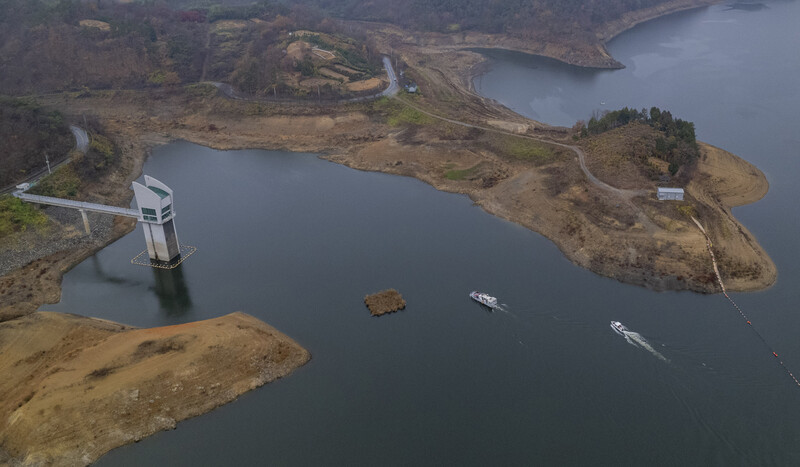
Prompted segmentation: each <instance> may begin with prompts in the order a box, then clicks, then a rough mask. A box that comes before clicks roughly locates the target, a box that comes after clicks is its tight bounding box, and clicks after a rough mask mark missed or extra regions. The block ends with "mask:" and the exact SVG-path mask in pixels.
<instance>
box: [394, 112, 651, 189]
mask: <svg viewBox="0 0 800 467" xmlns="http://www.w3.org/2000/svg"><path fill="white" fill-rule="evenodd" d="M395 99H397V100H398V101H400V102H402V103H403V104H405V105H407V106H409V107H411V108H412V109H414V110H416V111H418V112H421V113H423V114H425V115H427V116H429V117H433V118H436V119H439V120H442V121H445V122H448V123H452V124H454V125H461V126H464V127H467V128H477V129H479V130H484V131H491V132H494V133H498V134H502V135H508V136H514V137H517V138H525V139H529V140H532V141H536V142H538V143H544V144H552V145H554V146H559V147H562V148H567V149H569V150H571V151H572V152H574V153H575V154H576V155H577V156H578V163H579V164H580V167H581V170H582V171H583V173H584V175H586V178H587V179H588V180H589V182H591V183H592V184H593V185H596V186H597V187H599V188H602V189H603V190H606V191H609V192H611V193H614V194H616V195H618V196H620V197H622V198H624V199H626V200H630V199H631V198H633V197H635V196H641V195H644V194H646V193H648V192H647V190H623V189H621V188H616V187H613V186H611V185H609V184H607V183H605V182H603V181H602V180H600V179H599V178H597V177H595V176H594V174H592V173H591V172H590V171H589V168H588V167H587V166H586V154H584V152H583V150H582V149H581V148H579V147H578V146H574V145H570V144H564V143H558V142H556V141H553V140H550V139H547V138H537V137H535V136H530V135H520V134H517V133H511V132H509V131H503V130H498V129H497V128H491V127H485V126H480V125H473V124H471V123H466V122H462V121H459V120H453V119H451V118H447V117H442V116H440V115H436V114H434V113H431V112H428V111H427V110H424V109H421V108H420V107H417V106H416V105H414V104H412V103H411V102H408V101H407V100H405V99H402V98H400V97H395Z"/></svg>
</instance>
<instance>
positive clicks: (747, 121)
mask: <svg viewBox="0 0 800 467" xmlns="http://www.w3.org/2000/svg"><path fill="white" fill-rule="evenodd" d="M798 19H800V8H798V4H797V3H794V2H789V3H770V4H769V8H768V9H763V10H760V11H739V10H727V9H726V7H724V6H720V7H712V8H708V9H703V10H698V11H694V12H691V13H683V14H679V15H675V16H671V17H669V18H664V19H661V20H658V21H655V22H651V23H647V24H645V25H642V26H640V27H637V28H636V29H634V30H632V31H629V32H627V33H625V34H624V35H622V36H620V37H619V38H617V39H616V40H615V41H613V42H612V43H611V44H610V45H609V48H610V50H611V52H612V54H613V55H614V56H615V57H616V58H617V59H619V60H620V61H622V62H623V63H625V64H626V65H627V66H628V68H626V69H625V70H620V71H614V72H608V71H591V70H589V71H587V70H579V69H576V68H573V67H566V66H562V65H557V64H554V63H553V62H550V61H546V60H536V59H532V58H530V57H523V56H519V55H510V54H496V55H495V62H494V65H493V66H494V68H493V71H491V72H489V73H488V74H486V75H484V76H483V77H482V78H480V81H479V83H478V84H479V85H480V89H481V90H482V92H483V93H484V94H486V95H487V96H490V97H493V98H496V99H498V100H500V101H502V102H503V103H505V104H506V105H509V106H510V107H512V108H514V109H516V110H517V111H519V112H521V113H524V114H526V115H530V116H531V117H534V118H537V119H540V120H543V121H547V122H550V123H555V124H564V125H571V124H572V123H573V122H574V121H575V120H577V119H586V118H588V116H590V115H591V112H592V111H593V110H594V109H602V108H606V107H608V108H617V107H620V106H623V105H628V106H635V107H645V106H647V107H649V106H651V105H658V106H661V107H667V108H670V109H672V110H673V113H675V114H676V115H678V116H680V117H681V118H685V119H688V120H693V121H695V122H696V124H697V128H698V133H699V136H700V138H701V139H703V140H705V141H708V142H710V143H712V144H715V145H718V146H721V147H724V148H726V149H729V150H732V151H734V152H736V153H737V154H740V155H741V156H743V157H745V158H746V159H748V160H750V161H752V162H754V163H755V164H756V165H758V166H759V167H760V168H762V169H763V170H764V171H765V172H766V173H767V176H768V178H769V180H770V183H771V191H770V194H769V195H768V196H767V197H766V198H765V199H764V200H762V201H760V202H759V203H757V204H755V205H751V206H748V207H744V208H737V209H736V210H735V213H736V215H737V216H738V217H739V218H741V219H743V220H744V222H745V224H746V225H747V227H748V228H749V229H751V230H752V231H753V232H754V233H755V234H756V235H757V237H758V238H759V240H761V242H762V243H763V244H764V246H765V248H766V249H767V250H768V251H769V253H770V254H771V255H772V257H773V258H774V259H775V261H776V263H777V264H778V267H779V270H780V278H779V282H778V284H777V285H776V286H775V287H773V288H772V289H770V290H768V291H765V292H760V293H754V294H734V298H735V299H736V300H737V302H739V303H740V304H741V305H742V306H743V308H744V309H745V310H746V312H747V313H748V314H749V316H750V318H751V320H752V321H753V324H754V326H755V327H756V328H757V329H758V330H759V331H760V332H761V333H762V334H763V335H764V336H765V338H766V339H767V341H768V342H769V343H770V344H771V345H772V346H773V347H774V348H775V350H776V351H777V352H778V353H779V354H780V355H781V356H782V359H783V360H784V361H785V362H786V363H787V365H788V366H789V367H790V368H792V369H794V370H795V371H796V372H798V373H800V339H798V334H800V316H798V313H797V310H798V308H800V307H799V306H798V305H800V297H799V296H798V293H797V287H796V286H795V284H796V283H797V281H798V279H800V271H798V267H797V263H798V261H799V260H800V258H798V248H797V246H796V238H797V233H798V227H800V225H798V219H800V212H799V211H800V208H798V205H797V203H795V202H794V199H795V197H796V196H795V192H796V187H795V186H794V181H795V180H796V179H797V178H798V176H800V164H798V159H797V150H796V148H797V146H798V143H800V141H798V137H797V136H796V132H795V130H794V126H795V125H794V123H793V122H794V116H795V114H794V112H795V109H797V108H800V102H798V94H797V88H796V84H795V83H796V76H797V72H798V70H800V63H798V61H800V58H798V54H797V53H796V51H797V50H798V49H800V35H798V34H797V33H796V32H795V31H796V27H795V25H796V24H797V20H798ZM771 44H781V45H783V46H785V47H787V48H786V49H785V50H784V51H783V52H774V51H772V50H771V49H770V47H771ZM601 102H605V105H601V104H600V103H601ZM144 171H145V173H147V174H150V175H152V176H155V177H156V178H159V179H160V180H162V181H164V182H165V183H167V184H168V185H169V186H170V187H172V188H173V189H174V190H175V193H176V202H175V209H176V212H177V217H176V224H177V228H178V233H179V236H180V238H181V241H182V242H183V243H186V244H189V245H194V246H197V247H198V252H197V253H196V254H195V255H194V256H192V257H191V258H189V259H188V260H187V261H186V262H185V263H184V264H183V265H182V266H181V267H180V268H178V269H176V270H174V271H171V272H164V271H156V270H151V269H149V268H144V267H139V266H134V265H131V264H130V262H129V260H130V259H131V258H132V257H133V256H135V255H136V254H138V253H139V252H140V251H141V250H142V249H143V248H144V241H143V234H142V232H141V230H140V229H141V228H140V229H139V230H137V231H135V232H133V233H131V234H130V235H128V236H126V237H124V238H122V239H121V240H119V241H117V242H116V243H114V244H113V245H111V246H109V247H108V248H106V249H104V250H103V251H101V252H100V253H98V254H97V255H96V256H94V257H92V258H89V259H88V260H86V261H85V262H84V263H82V264H80V265H79V266H77V267H76V268H75V269H73V270H72V271H70V272H69V273H68V274H67V275H66V276H65V278H64V291H63V297H62V301H61V303H59V304H57V305H47V306H45V307H43V309H47V310H55V311H62V312H73V313H80V314H84V315H89V316H99V317H103V318H107V319H112V320H116V321H121V322H125V323H129V324H134V325H139V326H158V325H166V324H175V323H182V322H187V321H192V320H198V319H205V318H211V317H216V316H220V315H223V314H226V313H229V312H232V311H237V310H241V311H244V312H247V313H250V314H252V315H255V316H257V317H259V318H261V319H263V320H265V321H266V322H268V323H270V324H272V325H273V326H275V327H277V328H278V329H280V330H281V331H283V332H285V333H286V334H288V335H289V336H291V337H293V338H294V339H296V340H297V341H298V342H299V343H300V344H301V345H303V346H304V347H306V348H307V349H309V350H310V351H311V353H312V354H313V359H312V360H311V362H310V363H309V364H308V365H306V366H305V367H303V368H301V369H299V370H298V371H297V372H295V373H294V374H293V375H292V376H290V377H289V378H286V379H284V380H280V381H278V382H275V383H272V384H269V385H267V386H265V387H263V388H261V389H259V390H256V391H254V392H251V393H249V394H246V395H244V396H243V397H241V398H240V399H239V400H238V401H237V402H234V403H232V404H229V405H226V406H224V407H222V408H220V409H218V410H215V411H214V412H212V413H210V414H207V415H204V416H202V417H198V418H195V419H192V420H188V421H185V422H182V423H180V424H179V425H178V429H177V430H175V431H171V432H165V433H160V434H157V435H155V436H152V437H150V438H147V439H145V440H143V441H142V442H140V443H138V444H135V445H131V446H126V447H123V448H120V449H118V450H115V451H112V452H111V453H109V454H108V455H107V456H106V457H104V458H103V459H102V460H101V462H100V464H101V465H115V466H116V465H187V466H188V465H263V464H267V463H268V464H277V465H332V464H343V465H440V464H456V465H497V464H501V465H503V464H505V465H542V464H543V465H709V464H710V465H754V464H755V465H758V464H761V465H764V464H766V465H769V464H775V465H796V464H797V463H798V462H800V410H798V407H800V388H798V387H797V386H795V385H794V384H793V383H792V381H791V380H790V379H789V377H788V376H787V375H786V374H785V373H784V372H783V371H782V370H781V368H780V367H779V366H778V365H777V364H776V362H775V359H774V357H773V356H772V355H771V353H770V351H769V350H768V349H767V348H766V347H765V346H764V344H763V343H762V342H761V341H759V340H758V339H757V338H756V337H755V336H754V334H753V333H752V332H751V331H750V330H749V329H748V328H747V326H745V325H744V324H743V323H742V320H741V318H740V317H739V315H738V314H737V313H736V311H735V310H733V309H732V308H731V307H730V305H728V304H727V302H726V301H725V300H724V299H723V298H722V297H720V296H702V295H697V294H691V293H655V292H651V291H647V290H644V289H641V288H638V287H633V286H626V285H623V284H620V283H618V282H616V281H613V280H609V279H604V278H601V277H598V276H596V275H594V274H592V273H589V272H587V271H585V270H582V269H579V268H577V267H575V266H573V265H572V264H570V263H569V262H567V261H566V260H565V259H564V258H563V257H562V255H561V254H560V252H559V251H558V250H557V249H556V248H555V247H554V246H553V245H552V244H551V243H550V242H549V241H548V240H546V239H544V238H542V237H541V236H539V235H537V234H535V233H532V232H530V231H527V230H525V229H523V228H521V227H519V226H517V225H514V224H511V223H508V222H505V221H503V220H500V219H497V218H495V217H492V216H490V215H488V214H486V213H484V212H483V211H481V210H480V209H479V208H477V207H475V206H473V205H472V204H471V202H470V200H469V199H468V198H466V197H464V196H460V195H453V194H446V193H440V192H437V191H435V190H434V189H433V188H431V187H429V186H427V185H425V184H423V183H421V182H419V181H417V180H414V179H408V178H402V177H395V176H389V175H384V174H376V173H364V172H358V171H354V170H351V169H348V168H345V167H342V166H338V165H335V164H332V163H329V162H325V161H322V160H319V159H318V158H317V157H316V156H314V155H310V154H292V153H284V152H267V151H259V150H249V151H229V152H225V151H214V150H211V149H207V148H203V147H199V146H196V145H192V144H189V143H175V144H171V145H168V146H164V147H161V148H159V149H157V150H156V151H154V154H153V156H152V157H151V158H150V160H149V161H148V162H147V164H146V165H145V169H144ZM387 287H395V288H397V289H398V290H400V291H401V292H402V293H403V295H404V297H405V298H406V300H407V301H408V307H407V309H406V310H405V311H403V312H400V313H397V314H393V315H389V316H384V317H381V318H372V317H370V316H369V313H368V311H367V310H366V308H365V307H364V305H363V302H362V299H363V296H364V295H365V294H367V293H371V292H374V291H377V290H380V289H383V288H387ZM473 289H482V290H486V291H489V292H492V293H493V294H495V295H497V296H498V297H500V301H501V302H503V303H506V304H507V309H508V311H507V312H495V313H487V312H486V311H484V310H483V309H482V308H481V307H480V306H479V305H477V304H475V303H473V302H471V301H470V299H469V298H468V297H467V294H468V293H469V291H471V290H473ZM610 320H620V321H622V322H623V323H625V324H626V325H627V326H628V327H629V328H630V329H631V330H633V331H636V332H638V333H639V334H640V335H641V336H642V339H644V341H640V342H641V343H646V344H647V346H642V345H639V346H634V345H631V344H629V343H627V342H626V341H625V339H623V338H622V337H621V336H618V335H617V334H615V333H614V332H613V331H612V330H611V329H610V328H609V321H610Z"/></svg>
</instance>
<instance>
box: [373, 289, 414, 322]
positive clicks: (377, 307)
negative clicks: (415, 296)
mask: <svg viewBox="0 0 800 467" xmlns="http://www.w3.org/2000/svg"><path fill="white" fill-rule="evenodd" d="M364 303H366V304H367V308H369V311H370V313H372V316H381V315H384V314H386V313H394V312H395V311H398V310H402V309H404V308H405V307H406V301H405V300H403V296H402V295H400V292H398V291H397V290H395V289H387V290H382V291H380V292H377V293H374V294H372V295H367V296H366V297H364Z"/></svg>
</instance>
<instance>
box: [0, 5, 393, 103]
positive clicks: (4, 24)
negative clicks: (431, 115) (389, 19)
mask: <svg viewBox="0 0 800 467" xmlns="http://www.w3.org/2000/svg"><path fill="white" fill-rule="evenodd" d="M198 3H199V4H200V6H197V5H198ZM237 3H241V2H226V3H224V4H223V3H222V2H219V3H216V2H215V3H213V4H210V3H203V2H183V1H172V2H163V1H160V2H157V1H142V2H124V3H123V2H113V1H97V0H90V1H81V0H0V12H2V14H1V15H0V66H2V70H3V73H1V74H0V94H10V95H20V94H28V93H36V92H47V91H65V90H67V91H69V90H74V91H80V90H84V91H85V90H86V88H88V89H122V88H146V87H162V86H175V85H180V84H186V83H194V82H197V81H201V80H208V81H223V82H227V83H230V84H232V85H234V87H236V88H238V89H240V90H243V91H245V92H248V93H252V94H267V93H271V94H273V95H278V94H279V93H282V94H283V96H284V97H302V96H303V95H305V94H308V93H309V92H310V90H311V89H312V88H313V89H314V91H315V93H314V94H315V95H316V96H320V95H322V94H325V93H328V94H331V95H333V96H338V95H341V94H348V93H351V92H356V93H357V92H358V91H359V90H360V89H361V88H363V87H364V86H361V87H359V86H355V87H353V86H352V83H353V82H354V81H358V80H365V79H369V78H370V77H371V76H372V75H373V74H374V72H376V71H379V70H380V59H379V56H378V55H377V54H376V53H373V51H372V50H371V49H370V48H369V44H368V42H367V41H366V39H365V37H363V36H361V37H359V36H358V34H359V32H358V31H353V30H348V35H344V34H342V31H340V30H339V29H337V24H336V23H335V22H333V21H331V20H329V19H325V17H324V16H323V15H321V14H319V13H316V12H315V10H313V9H312V8H309V7H306V6H304V5H294V6H291V7H289V6H286V5H283V4H277V3H268V2H261V3H257V4H256V3H252V4H246V5H237ZM191 5H195V6H191ZM298 30H311V31H315V32H316V31H319V32H322V33H327V35H325V36H324V38H323V36H320V35H319V34H317V35H311V36H308V37H307V39H310V40H311V42H309V41H308V40H302V39H301V38H300V37H299V36H297V35H293V34H292V33H293V32H294V31H298ZM293 42H304V44H305V45H304V44H300V45H299V46H298V45H295V46H294V47H293V48H294V49H296V50H295V51H294V53H292V51H291V50H289V49H290V46H291V43H293ZM312 42H313V43H312ZM306 45H308V46H307V47H306ZM313 47H320V48H325V47H328V48H329V49H330V51H331V52H332V53H333V55H330V54H328V55H325V54H324V53H317V54H314V53H313V50H312V49H313ZM320 55H325V56H324V57H322V58H321V59H320V58H319V56H320ZM309 80H312V81H309Z"/></svg>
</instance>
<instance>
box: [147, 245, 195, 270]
mask: <svg viewBox="0 0 800 467" xmlns="http://www.w3.org/2000/svg"><path fill="white" fill-rule="evenodd" d="M195 251H197V248H195V247H193V246H190V245H181V246H180V252H179V253H178V255H177V256H175V257H174V258H172V260H170V261H158V260H154V259H150V256H149V255H148V253H147V250H144V251H143V252H141V253H139V254H138V255H136V256H134V257H133V259H132V260H131V263H132V264H136V265H139V266H150V267H151V268H158V269H175V268H177V267H178V266H180V264H181V263H183V262H184V261H186V259H187V258H189V257H190V256H192V255H193V254H194V252H195Z"/></svg>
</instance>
